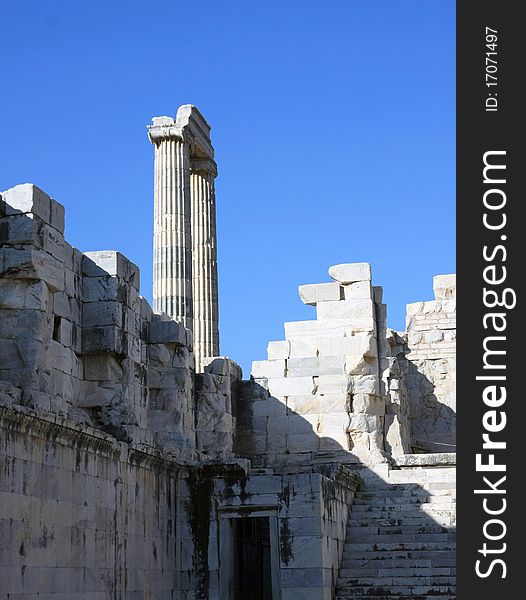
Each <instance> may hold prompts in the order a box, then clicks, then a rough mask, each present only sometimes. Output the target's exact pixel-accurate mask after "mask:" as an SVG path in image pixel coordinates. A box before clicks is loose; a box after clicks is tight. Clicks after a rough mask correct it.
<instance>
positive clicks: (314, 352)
mask: <svg viewBox="0 0 526 600" xmlns="http://www.w3.org/2000/svg"><path fill="white" fill-rule="evenodd" d="M316 356H318V346H317V344H316V340H314V339H312V338H307V337H305V338H295V339H292V340H290V358H308V357H316Z"/></svg>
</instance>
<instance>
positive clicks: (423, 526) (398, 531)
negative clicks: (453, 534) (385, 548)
mask: <svg viewBox="0 0 526 600" xmlns="http://www.w3.org/2000/svg"><path fill="white" fill-rule="evenodd" d="M450 531H451V529H450V528H449V527H445V526H444V525H439V524H437V523H434V522H433V523H431V522H430V521H429V520H424V519H422V520H421V522H420V523H419V524H418V525H407V526H401V525H378V524H376V523H371V524H368V525H365V526H364V525H360V524H359V523H352V522H351V524H350V525H347V534H348V535H349V536H350V537H349V541H350V542H351V543H352V541H353V536H355V535H363V534H367V533H372V534H375V533H381V534H390V535H407V534H409V533H449V532H450Z"/></svg>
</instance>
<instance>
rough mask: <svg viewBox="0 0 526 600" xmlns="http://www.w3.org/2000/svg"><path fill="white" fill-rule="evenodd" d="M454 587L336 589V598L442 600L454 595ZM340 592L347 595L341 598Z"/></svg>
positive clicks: (401, 586)
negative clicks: (423, 598) (421, 598)
mask: <svg viewBox="0 0 526 600" xmlns="http://www.w3.org/2000/svg"><path fill="white" fill-rule="evenodd" d="M455 591H456V590H455V586H451V585H414V586H413V585H390V586H389V589H385V588H382V587H380V586H352V587H345V588H344V587H340V586H339V585H338V587H337V588H336V598H338V599H341V598H356V597H362V596H366V597H368V598H370V597H371V596H373V597H374V596H375V595H379V596H382V595H383V596H387V597H392V596H409V597H410V598H412V599H414V598H415V596H433V597H434V598H435V600H437V596H438V597H439V598H440V600H442V598H443V596H444V595H447V596H451V595H454V594H455ZM341 592H345V593H347V594H349V595H348V596H342V595H341Z"/></svg>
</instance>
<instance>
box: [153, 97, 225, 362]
mask: <svg viewBox="0 0 526 600" xmlns="http://www.w3.org/2000/svg"><path fill="white" fill-rule="evenodd" d="M149 137H150V141H151V142H152V143H153V144H154V145H155V192H154V198H155V215H154V220H155V221H154V223H155V224H154V275H153V279H154V283H153V299H154V309H155V310H157V311H163V312H166V313H167V314H169V315H170V316H171V317H173V318H174V319H175V320H177V321H180V322H182V323H184V325H185V326H186V327H188V328H189V329H192V330H193V340H194V354H195V361H196V370H197V371H198V372H201V371H202V370H203V359H204V358H206V357H212V356H218V355H219V314H218V313H219V310H218V288H217V242H216V210H215V191H214V179H215V177H216V175H217V167H216V164H215V162H214V159H213V158H214V149H213V148H212V145H211V143H210V126H209V125H208V123H207V122H206V120H205V119H204V117H203V115H201V113H200V112H199V111H198V110H197V108H196V107H195V106H192V105H191V104H185V105H183V106H181V107H180V108H179V110H178V111H177V115H176V118H175V119H173V118H172V117H155V118H154V119H153V125H151V126H150V127H149Z"/></svg>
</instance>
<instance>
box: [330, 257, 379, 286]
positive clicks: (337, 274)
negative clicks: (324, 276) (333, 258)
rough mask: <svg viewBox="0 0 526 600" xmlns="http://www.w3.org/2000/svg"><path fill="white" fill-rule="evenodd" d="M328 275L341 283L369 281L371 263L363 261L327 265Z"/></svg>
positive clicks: (370, 277)
mask: <svg viewBox="0 0 526 600" xmlns="http://www.w3.org/2000/svg"><path fill="white" fill-rule="evenodd" d="M329 276H330V277H331V278H332V279H334V280H335V281H338V282H339V283H341V284H343V285H348V284H350V283H355V282H356V281H371V279H372V276H371V265H370V264H369V263H365V262H362V263H347V264H341V265H334V266H332V267H329Z"/></svg>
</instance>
